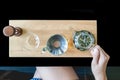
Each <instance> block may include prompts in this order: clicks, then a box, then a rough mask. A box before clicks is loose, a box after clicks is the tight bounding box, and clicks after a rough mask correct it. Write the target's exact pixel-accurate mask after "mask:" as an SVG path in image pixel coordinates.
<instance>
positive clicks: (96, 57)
mask: <svg viewBox="0 0 120 80" xmlns="http://www.w3.org/2000/svg"><path fill="white" fill-rule="evenodd" d="M90 52H91V54H92V56H93V60H92V64H93V65H96V64H98V61H99V57H100V52H99V50H98V48H96V47H94V48H92V50H91V51H90Z"/></svg>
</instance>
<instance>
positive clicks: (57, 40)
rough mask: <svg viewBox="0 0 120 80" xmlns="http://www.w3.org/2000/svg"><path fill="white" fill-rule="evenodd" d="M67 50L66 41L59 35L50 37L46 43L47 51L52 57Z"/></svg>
mask: <svg viewBox="0 0 120 80" xmlns="http://www.w3.org/2000/svg"><path fill="white" fill-rule="evenodd" d="M67 48H68V41H67V39H66V38H65V37H64V36H62V35H60V34H55V35H53V36H51V37H50V38H49V39H48V41H47V49H48V51H49V52H50V53H51V54H53V55H57V56H58V55H61V54H63V53H65V52H66V51H67Z"/></svg>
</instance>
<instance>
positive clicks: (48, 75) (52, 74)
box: [36, 67, 78, 80]
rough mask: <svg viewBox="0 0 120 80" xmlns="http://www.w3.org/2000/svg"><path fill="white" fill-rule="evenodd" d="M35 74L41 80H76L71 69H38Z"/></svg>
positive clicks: (75, 75)
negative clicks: (37, 74)
mask: <svg viewBox="0 0 120 80" xmlns="http://www.w3.org/2000/svg"><path fill="white" fill-rule="evenodd" d="M36 71H37V73H39V75H40V76H41V78H42V79H43V80H77V79H78V76H77V74H76V73H75V71H74V70H73V68H72V67H38V68H37V70H36Z"/></svg>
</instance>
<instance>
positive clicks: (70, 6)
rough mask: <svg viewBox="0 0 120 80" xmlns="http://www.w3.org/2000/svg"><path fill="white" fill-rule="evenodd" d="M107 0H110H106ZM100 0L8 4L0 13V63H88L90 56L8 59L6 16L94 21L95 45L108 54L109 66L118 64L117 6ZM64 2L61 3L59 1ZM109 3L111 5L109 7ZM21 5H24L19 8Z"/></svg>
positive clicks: (13, 64) (29, 64)
mask: <svg viewBox="0 0 120 80" xmlns="http://www.w3.org/2000/svg"><path fill="white" fill-rule="evenodd" d="M109 2H110V1H109ZM109 2H105V1H104V0H92V1H87V0H85V1H82V2H75V3H74V2H71V3H69V2H67V3H65V2H59V1H58V2H56V3H53V4H54V5H53V4H51V3H49V2H44V3H42V2H39V3H38V4H34V3H33V4H34V5H33V4H21V5H18V4H14V5H12V4H10V5H7V7H4V8H2V9H1V13H0V65H3V66H8V65H9V66H26V65H27V66H37V65H39V66H40V65H44V66H45V65H46V66H48V65H67V66H69V65H70V66H71V65H73V66H81V65H82V66H90V65H91V60H92V58H9V56H8V55H9V39H8V38H7V37H5V36H3V33H2V29H3V27H4V26H6V25H8V24H9V20H10V19H26V20H28V19H38V20H97V28H98V30H97V31H98V44H99V45H100V46H101V47H102V48H103V49H104V50H105V51H106V52H107V53H108V54H109V55H110V57H111V58H110V61H109V63H108V65H109V66H119V65H120V63H118V62H119V60H120V58H119V56H118V55H119V51H118V50H119V49H118V48H119V47H117V46H119V33H118V32H119V29H118V26H119V25H118V23H119V22H118V21H119V20H117V19H119V18H118V10H117V5H115V4H114V3H113V2H112V3H109ZM63 3H64V4H63ZM113 5H115V6H114V7H113ZM23 6H25V7H23ZM2 7H3V6H2Z"/></svg>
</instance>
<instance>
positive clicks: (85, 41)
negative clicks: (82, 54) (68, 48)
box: [73, 30, 95, 51]
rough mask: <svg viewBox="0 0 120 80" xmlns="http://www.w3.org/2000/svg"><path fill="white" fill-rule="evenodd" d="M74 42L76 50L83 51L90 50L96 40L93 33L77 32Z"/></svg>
mask: <svg viewBox="0 0 120 80" xmlns="http://www.w3.org/2000/svg"><path fill="white" fill-rule="evenodd" d="M73 42H74V45H75V48H77V49H78V50H81V51H85V50H88V49H90V48H91V47H92V46H93V45H94V43H95V38H94V35H93V34H92V33H90V32H89V31H87V30H81V31H76V32H75V33H74V35H73Z"/></svg>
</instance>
